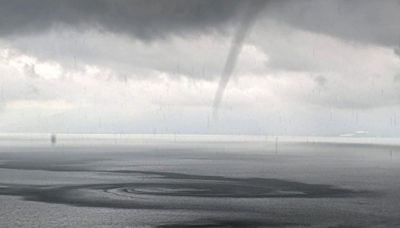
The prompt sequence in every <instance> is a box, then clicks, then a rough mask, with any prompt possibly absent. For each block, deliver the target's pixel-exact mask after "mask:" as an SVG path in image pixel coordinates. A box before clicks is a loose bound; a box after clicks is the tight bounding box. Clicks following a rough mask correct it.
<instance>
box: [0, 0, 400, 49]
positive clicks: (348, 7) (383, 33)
mask: <svg viewBox="0 0 400 228" xmlns="http://www.w3.org/2000/svg"><path fill="white" fill-rule="evenodd" d="M253 1H257V0H253ZM248 2H249V1H241V0H189V1H188V0H168V1H167V0H84V1H82V0H31V1H26V0H0V36H3V37H4V36H10V35H20V34H26V33H29V32H41V31H44V30H46V29H48V28H51V27H52V26H59V25H61V26H70V27H73V28H78V29H79V28H81V29H86V28H93V27H99V28H101V29H104V30H106V31H111V32H116V33H126V34H130V35H133V36H135V37H138V38H140V39H154V38H162V37H165V36H168V35H170V34H178V35H182V34H186V33H187V32H204V31H210V30H213V29H217V30H220V29H223V28H225V27H226V24H227V23H230V22H236V21H237V20H240V17H237V15H238V13H240V12H241V11H243V9H242V8H243V6H244V5H246V4H244V3H248ZM266 8H267V10H266V11H265V12H264V15H265V16H267V19H268V18H269V19H274V20H277V21H280V22H283V23H287V24H290V25H292V26H294V27H297V28H300V29H304V30H310V31H314V32H319V33H324V34H329V35H332V36H337V37H341V38H343V39H348V40H354V41H362V42H372V43H378V44H383V45H389V46H393V47H394V46H397V45H399V43H400V23H399V21H400V13H399V12H400V1H399V0H384V1H374V0H354V1H345V0H337V1H316V0H286V1H268V4H267V7H266Z"/></svg>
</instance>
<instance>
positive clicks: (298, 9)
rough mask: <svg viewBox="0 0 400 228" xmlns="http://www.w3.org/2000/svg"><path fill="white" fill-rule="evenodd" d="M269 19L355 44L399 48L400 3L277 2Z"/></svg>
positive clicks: (368, 0) (362, 0) (359, 0)
mask: <svg viewBox="0 0 400 228" xmlns="http://www.w3.org/2000/svg"><path fill="white" fill-rule="evenodd" d="M268 9H269V11H268V12H267V14H268V16H269V17H272V18H274V19H276V20H278V21H282V22H285V23H288V24H290V25H292V26H294V27H297V28H300V29H304V30H310V31H314V32H318V33H324V34H329V35H332V36H336V37H340V38H343V39H346V40H351V41H360V42H367V43H377V44H381V45H387V46H392V47H394V46H397V45H398V44H399V43H400V23H399V22H400V13H399V12H400V1H399V0H383V1H376V0H353V1H346V0H336V1H319V0H288V1H279V2H278V1H273V2H272V4H270V5H269V7H268Z"/></svg>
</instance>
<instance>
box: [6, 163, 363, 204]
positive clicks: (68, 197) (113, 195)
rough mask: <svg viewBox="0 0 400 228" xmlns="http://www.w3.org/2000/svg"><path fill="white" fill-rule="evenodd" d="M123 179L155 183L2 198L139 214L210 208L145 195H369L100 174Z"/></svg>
mask: <svg viewBox="0 0 400 228" xmlns="http://www.w3.org/2000/svg"><path fill="white" fill-rule="evenodd" d="M95 172H101V173H114V174H121V175H129V174H140V175H144V176H147V178H148V179H149V180H150V181H149V182H131V183H113V184H88V185H65V186H52V185H42V186H36V185H7V184H2V187H0V194H2V195H14V196H21V197H23V198H24V199H25V200H31V201H41V202H47V203H59V204H69V205H75V206H86V207H109V208H130V209H132V208H136V209H204V208H193V205H190V204H189V205H186V204H185V203H182V202H180V201H177V202H174V201H168V203H162V202H154V201H150V202H149V201H146V200H142V199H141V198H142V196H155V197H163V196H170V197H176V198H179V197H206V198H333V197H353V196H359V195H363V194H366V193H367V192H363V191H354V190H350V189H343V188H337V187H333V186H329V185H320V184H308V183H301V182H295V181H286V180H279V179H270V178H230V177H221V176H203V175H189V174H181V173H170V172H148V171H132V170H127V171H124V170H117V171H104V170H103V171H100V170H97V171H95ZM155 180H156V181H155Z"/></svg>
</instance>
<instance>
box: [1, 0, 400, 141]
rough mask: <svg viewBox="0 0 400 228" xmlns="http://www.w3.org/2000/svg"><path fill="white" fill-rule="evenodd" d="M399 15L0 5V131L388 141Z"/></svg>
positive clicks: (69, 2) (157, 5)
mask: <svg viewBox="0 0 400 228" xmlns="http://www.w3.org/2000/svg"><path fill="white" fill-rule="evenodd" d="M255 9H256V10H255ZM256 11H257V12H256ZM399 12H400V1H399V0H393V1H389V0H387V1H386V0H383V1H376V0H374V1H373V0H371V1H368V0H359V1H357V0H353V1H345V0H343V1H341V0H337V1H303V0H293V1H266V2H261V1H259V0H253V1H236V0H168V1H164V0H157V1H155V0H136V1H135V0H85V1H82V0H31V1H26V0H0V120H1V121H0V132H55V133H196V134H197V133H198V134H215V133H219V134H265V135H324V136H325V135H328V136H338V135H347V136H351V135H356V136H357V135H369V136H400V13H399ZM246 14H247V16H246ZM248 15H251V18H250V19H249V17H248ZM246 20H247V23H245V22H246ZM243 26H245V27H246V28H245V29H243ZM241 32H242V33H243V34H241V35H242V36H243V37H239V38H238V34H239V33H241ZM235 37H236V41H238V40H239V41H240V42H239V43H240V44H237V45H239V48H238V49H237V50H238V53H237V61H236V62H235V63H234V68H233V69H232V75H230V78H229V81H228V84H227V86H226V89H225V91H224V93H223V98H222V102H221V104H220V107H219V110H218V115H217V116H213V110H212V106H213V102H214V97H215V93H216V91H217V88H218V83H219V82H220V78H221V75H223V73H222V72H223V71H224V67H226V65H227V64H226V61H227V56H228V55H229V53H230V50H231V48H232V45H231V44H232V43H234V42H235ZM240 38H241V39H240ZM231 53H232V52H231Z"/></svg>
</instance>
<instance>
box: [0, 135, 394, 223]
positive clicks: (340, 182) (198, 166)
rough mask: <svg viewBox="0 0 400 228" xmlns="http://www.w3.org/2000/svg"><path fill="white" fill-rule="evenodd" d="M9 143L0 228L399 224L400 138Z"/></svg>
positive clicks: (1, 178)
mask: <svg viewBox="0 0 400 228" xmlns="http://www.w3.org/2000/svg"><path fill="white" fill-rule="evenodd" d="M50 139H51V137H50V135H47V134H43V135H10V134H8V135H0V227H164V228H165V227H400V179H399V174H400V150H399V149H400V140H397V139H379V138H316V137H273V136H270V137H267V136H193V135H57V139H56V143H54V144H52V143H51V140H50Z"/></svg>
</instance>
